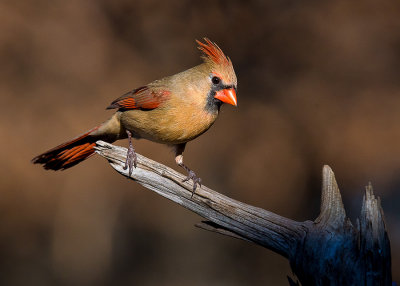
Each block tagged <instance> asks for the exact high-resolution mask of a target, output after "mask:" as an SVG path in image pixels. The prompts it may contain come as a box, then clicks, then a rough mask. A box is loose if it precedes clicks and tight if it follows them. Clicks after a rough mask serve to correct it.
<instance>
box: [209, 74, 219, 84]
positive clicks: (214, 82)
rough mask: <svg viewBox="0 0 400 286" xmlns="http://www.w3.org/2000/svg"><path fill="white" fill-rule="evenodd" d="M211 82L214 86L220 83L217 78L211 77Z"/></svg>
mask: <svg viewBox="0 0 400 286" xmlns="http://www.w3.org/2000/svg"><path fill="white" fill-rule="evenodd" d="M211 82H212V83H213V84H215V85H217V84H219V83H220V82H221V79H220V78H219V77H217V76H213V78H212V79H211Z"/></svg>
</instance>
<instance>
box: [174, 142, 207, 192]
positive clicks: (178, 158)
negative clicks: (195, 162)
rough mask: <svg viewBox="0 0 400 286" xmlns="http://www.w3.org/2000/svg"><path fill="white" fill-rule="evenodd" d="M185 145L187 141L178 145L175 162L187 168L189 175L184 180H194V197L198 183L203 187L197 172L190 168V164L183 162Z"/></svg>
mask: <svg viewBox="0 0 400 286" xmlns="http://www.w3.org/2000/svg"><path fill="white" fill-rule="evenodd" d="M185 146H186V143H184V144H179V145H176V150H175V162H176V164H178V166H180V167H182V168H183V169H185V170H186V172H188V176H187V177H186V178H185V179H184V180H183V181H182V182H186V181H189V180H192V181H193V191H192V197H193V195H194V192H195V191H196V189H197V185H199V186H200V187H201V179H200V178H199V177H197V176H196V173H195V172H193V171H192V170H191V169H189V167H188V166H186V165H185V164H183V155H182V154H183V151H184V150H185Z"/></svg>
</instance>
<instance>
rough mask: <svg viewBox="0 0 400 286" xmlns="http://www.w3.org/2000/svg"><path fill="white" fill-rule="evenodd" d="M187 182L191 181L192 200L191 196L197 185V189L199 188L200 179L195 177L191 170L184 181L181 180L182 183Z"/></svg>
mask: <svg viewBox="0 0 400 286" xmlns="http://www.w3.org/2000/svg"><path fill="white" fill-rule="evenodd" d="M189 180H192V181H193V191H192V196H191V197H192V198H193V195H194V193H195V191H196V189H197V185H199V187H200V188H201V178H199V177H197V176H196V173H195V172H193V171H192V170H188V176H187V177H186V178H185V179H183V181H182V182H187V181H189Z"/></svg>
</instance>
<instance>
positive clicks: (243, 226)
mask: <svg viewBox="0 0 400 286" xmlns="http://www.w3.org/2000/svg"><path fill="white" fill-rule="evenodd" d="M96 152H97V153H98V154H100V155H101V156H102V157H104V158H106V159H107V160H108V161H109V163H110V165H111V166H112V167H113V168H114V169H115V170H116V171H118V172H119V173H120V174H122V175H124V176H126V177H129V174H128V171H127V170H124V169H123V166H124V165H125V158H126V152H127V150H126V148H123V147H119V146H114V145H111V144H108V143H105V142H103V141H98V142H97V146H96ZM137 161H138V166H137V168H136V169H134V170H133V173H132V176H131V177H130V178H131V179H133V180H134V181H136V182H138V183H139V184H141V185H143V186H144V187H146V188H148V189H150V190H152V191H154V192H156V193H158V194H159V195H161V196H163V197H166V198H168V199H170V200H172V201H174V202H176V203H178V204H179V205H181V206H183V207H185V208H187V209H189V210H191V211H193V212H195V213H197V214H199V215H200V216H202V217H203V218H205V219H206V221H203V222H201V223H199V224H197V225H196V226H198V227H201V228H203V229H206V230H210V231H214V232H217V233H220V234H224V235H228V236H231V237H235V238H239V239H243V240H246V241H251V242H254V243H256V244H258V245H261V246H263V247H266V248H268V249H270V250H272V251H274V252H276V253H279V254H281V255H282V256H284V257H286V258H287V259H288V260H289V262H290V265H291V268H292V270H293V272H294V274H295V275H296V276H297V278H298V280H299V282H300V283H301V284H302V285H391V283H392V282H391V257H390V243H389V238H388V235H387V232H386V228H385V223H384V218H383V210H382V208H381V205H380V200H379V198H378V199H376V198H375V196H374V195H373V191H372V187H371V186H370V185H369V186H368V187H367V189H366V195H365V196H364V200H363V207H362V212H361V217H360V220H358V221H357V227H356V228H355V227H354V226H353V225H352V224H351V222H350V220H349V219H348V218H347V217H346V212H345V209H344V206H343V202H342V198H341V195H340V191H339V188H338V186H337V183H336V180H335V176H334V173H333V172H332V170H331V169H330V168H329V167H328V166H324V168H323V184H322V200H321V213H320V215H319V216H318V218H317V219H316V220H315V221H305V222H297V221H293V220H291V219H288V218H284V217H282V216H279V215H277V214H274V213H272V212H269V211H267V210H264V209H261V208H257V207H254V206H251V205H248V204H245V203H242V202H239V201H236V200H234V199H231V198H229V197H227V196H224V195H222V194H220V193H218V192H216V191H214V190H211V189H209V188H207V187H206V186H202V187H201V188H199V189H197V190H196V193H195V195H194V196H193V198H192V197H191V194H192V184H191V182H182V181H183V179H184V178H185V176H184V175H182V174H180V173H178V172H176V171H175V170H173V169H171V168H169V167H166V166H164V165H162V164H159V163H157V162H155V161H152V160H150V159H148V158H146V157H144V156H141V155H140V154H138V157H137ZM289 282H290V284H291V285H298V283H297V282H294V281H293V280H292V279H291V278H289Z"/></svg>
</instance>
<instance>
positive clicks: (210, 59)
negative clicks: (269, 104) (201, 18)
mask: <svg viewBox="0 0 400 286" xmlns="http://www.w3.org/2000/svg"><path fill="white" fill-rule="evenodd" d="M204 41H205V42H204V43H202V42H200V41H196V42H197V43H198V44H199V47H198V48H199V49H200V50H201V51H202V52H203V57H202V58H203V60H204V65H205V67H206V68H205V70H206V73H207V74H206V76H207V81H208V83H209V92H208V94H207V105H206V107H207V108H210V109H215V107H217V108H218V109H219V107H220V106H221V104H222V103H228V104H232V105H234V106H237V99H236V91H237V79H236V74H235V71H234V69H233V66H232V62H231V60H230V59H229V58H228V57H227V56H225V54H224V53H223V52H222V50H221V49H220V48H219V47H218V46H217V44H215V43H213V42H211V41H210V40H209V39H207V38H204Z"/></svg>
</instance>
